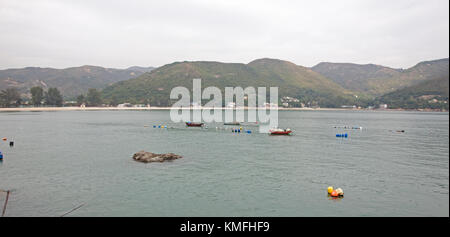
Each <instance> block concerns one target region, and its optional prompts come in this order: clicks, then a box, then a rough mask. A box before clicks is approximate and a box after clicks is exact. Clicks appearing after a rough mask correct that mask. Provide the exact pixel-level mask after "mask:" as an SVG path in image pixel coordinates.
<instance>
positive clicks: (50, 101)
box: [45, 88, 63, 106]
mask: <svg viewBox="0 0 450 237" xmlns="http://www.w3.org/2000/svg"><path fill="white" fill-rule="evenodd" d="M62 103H63V97H62V95H61V93H60V92H59V90H58V88H49V89H48V91H47V92H46V93H45V104H46V105H53V106H62Z"/></svg>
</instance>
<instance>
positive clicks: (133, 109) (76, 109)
mask: <svg viewBox="0 0 450 237" xmlns="http://www.w3.org/2000/svg"><path fill="white" fill-rule="evenodd" d="M170 109H172V107H84V108H82V107H77V106H73V107H29V108H0V112H44V111H147V110H170ZM184 109H191V108H184ZM201 109H213V108H208V107H203V108H201ZM221 109H226V110H228V109H231V108H227V107H222V108H221ZM245 109H248V108H245ZM278 110H279V111H419V112H448V111H441V110H433V109H415V110H410V109H352V108H278Z"/></svg>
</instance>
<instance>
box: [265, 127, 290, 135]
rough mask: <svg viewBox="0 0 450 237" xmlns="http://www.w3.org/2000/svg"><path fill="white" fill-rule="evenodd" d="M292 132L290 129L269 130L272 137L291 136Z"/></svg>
mask: <svg viewBox="0 0 450 237" xmlns="http://www.w3.org/2000/svg"><path fill="white" fill-rule="evenodd" d="M291 132H292V130H291V129H289V128H288V129H279V128H276V129H270V130H269V133H270V135H290V134H291Z"/></svg>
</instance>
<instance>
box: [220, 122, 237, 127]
mask: <svg viewBox="0 0 450 237" xmlns="http://www.w3.org/2000/svg"><path fill="white" fill-rule="evenodd" d="M223 125H233V126H239V125H241V123H239V122H231V123H223Z"/></svg>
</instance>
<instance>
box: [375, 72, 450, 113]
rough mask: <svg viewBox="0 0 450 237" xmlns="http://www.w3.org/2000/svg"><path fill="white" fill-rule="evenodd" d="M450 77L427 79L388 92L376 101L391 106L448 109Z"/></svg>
mask: <svg viewBox="0 0 450 237" xmlns="http://www.w3.org/2000/svg"><path fill="white" fill-rule="evenodd" d="M448 96H449V77H448V76H447V77H440V78H436V79H431V80H427V81H424V82H421V83H419V84H417V85H413V86H409V87H406V88H403V89H399V90H397V91H394V92H391V93H388V94H386V95H383V96H381V97H379V98H377V99H376V101H377V102H376V103H384V104H388V105H389V107H390V108H393V109H395V108H404V109H442V110H448Z"/></svg>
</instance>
